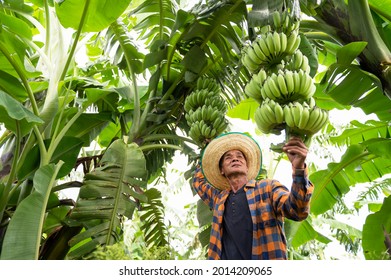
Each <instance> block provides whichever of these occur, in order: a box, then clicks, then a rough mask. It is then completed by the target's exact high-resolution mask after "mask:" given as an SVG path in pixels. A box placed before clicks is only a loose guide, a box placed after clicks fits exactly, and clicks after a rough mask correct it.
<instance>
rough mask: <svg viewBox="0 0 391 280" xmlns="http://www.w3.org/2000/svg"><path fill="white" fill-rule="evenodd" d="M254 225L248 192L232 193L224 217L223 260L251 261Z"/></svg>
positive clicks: (241, 190) (226, 204) (227, 201)
mask: <svg viewBox="0 0 391 280" xmlns="http://www.w3.org/2000/svg"><path fill="white" fill-rule="evenodd" d="M252 232H253V223H252V220H251V214H250V210H249V208H248V202H247V197H246V192H245V191H244V188H241V189H240V190H238V191H237V192H236V193H234V192H231V193H230V194H229V196H228V198H227V200H226V202H225V210H224V216H223V236H222V247H223V248H222V249H223V250H222V256H221V258H222V259H223V260H249V259H251V255H252V237H253V236H252Z"/></svg>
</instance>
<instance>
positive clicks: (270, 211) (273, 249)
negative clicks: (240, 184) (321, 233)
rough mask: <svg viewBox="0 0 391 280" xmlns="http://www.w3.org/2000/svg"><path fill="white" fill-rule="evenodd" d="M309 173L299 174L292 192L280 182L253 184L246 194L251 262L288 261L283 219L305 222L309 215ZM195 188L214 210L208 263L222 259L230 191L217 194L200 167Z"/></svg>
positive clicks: (249, 183)
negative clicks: (225, 216)
mask: <svg viewBox="0 0 391 280" xmlns="http://www.w3.org/2000/svg"><path fill="white" fill-rule="evenodd" d="M307 178H308V169H304V170H296V171H294V174H293V183H292V187H291V191H290V192H289V190H288V188H286V187H285V186H283V185H282V184H281V183H280V182H278V181H277V180H271V179H264V180H259V181H255V180H251V181H249V182H248V183H247V184H246V186H244V190H245V192H246V196H247V201H248V206H249V209H250V213H251V218H252V221H253V249H252V259H253V260H258V259H263V260H271V259H287V253H286V239H285V234H284V217H286V218H288V219H292V220H295V221H302V220H304V219H305V218H306V217H307V216H308V213H309V203H310V198H311V195H312V191H313V188H314V186H313V184H312V183H311V182H310V181H309V180H308V179H307ZM193 187H194V189H195V190H196V191H197V193H198V195H199V196H200V197H201V199H202V200H203V201H204V202H205V203H206V204H207V205H208V206H209V208H210V209H213V220H212V229H211V233H210V242H209V249H208V259H212V260H218V259H220V258H221V252H222V244H221V237H222V234H223V214H224V203H225V201H226V199H227V197H228V195H229V193H230V191H231V190H218V189H216V188H214V187H212V186H211V185H210V184H208V182H207V181H206V180H205V177H204V175H203V173H202V171H201V168H200V166H197V169H196V172H195V174H194V179H193Z"/></svg>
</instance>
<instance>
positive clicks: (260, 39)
mask: <svg viewBox="0 0 391 280" xmlns="http://www.w3.org/2000/svg"><path fill="white" fill-rule="evenodd" d="M266 37H267V36H266V35H260V36H258V37H257V38H256V39H255V42H257V43H258V45H259V48H260V49H261V50H262V52H263V54H264V55H265V56H266V57H267V58H269V59H270V57H271V53H270V51H269V48H268V46H267V44H266Z"/></svg>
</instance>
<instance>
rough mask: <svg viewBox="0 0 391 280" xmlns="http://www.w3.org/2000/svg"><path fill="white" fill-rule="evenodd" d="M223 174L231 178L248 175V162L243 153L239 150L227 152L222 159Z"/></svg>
mask: <svg viewBox="0 0 391 280" xmlns="http://www.w3.org/2000/svg"><path fill="white" fill-rule="evenodd" d="M220 171H221V174H222V175H224V176H226V177H229V176H232V175H234V174H235V175H238V174H242V175H247V172H248V168H247V161H246V158H245V157H244V155H243V153H242V152H241V151H239V150H231V151H228V152H226V153H225V154H224V155H223V157H222V164H221V170H220Z"/></svg>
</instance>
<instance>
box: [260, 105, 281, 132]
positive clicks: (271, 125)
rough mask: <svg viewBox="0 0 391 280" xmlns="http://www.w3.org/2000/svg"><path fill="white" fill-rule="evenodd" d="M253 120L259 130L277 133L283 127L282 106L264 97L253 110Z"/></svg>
mask: <svg viewBox="0 0 391 280" xmlns="http://www.w3.org/2000/svg"><path fill="white" fill-rule="evenodd" d="M254 120H255V124H256V125H257V127H258V128H259V130H260V131H261V132H263V133H275V134H279V133H280V132H281V130H282V129H284V125H283V124H284V121H285V120H284V110H283V107H282V106H281V105H280V104H279V103H278V102H275V101H274V100H272V99H269V98H266V99H265V100H264V102H262V104H261V105H260V106H259V107H258V108H257V109H256V110H255V113H254Z"/></svg>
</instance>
